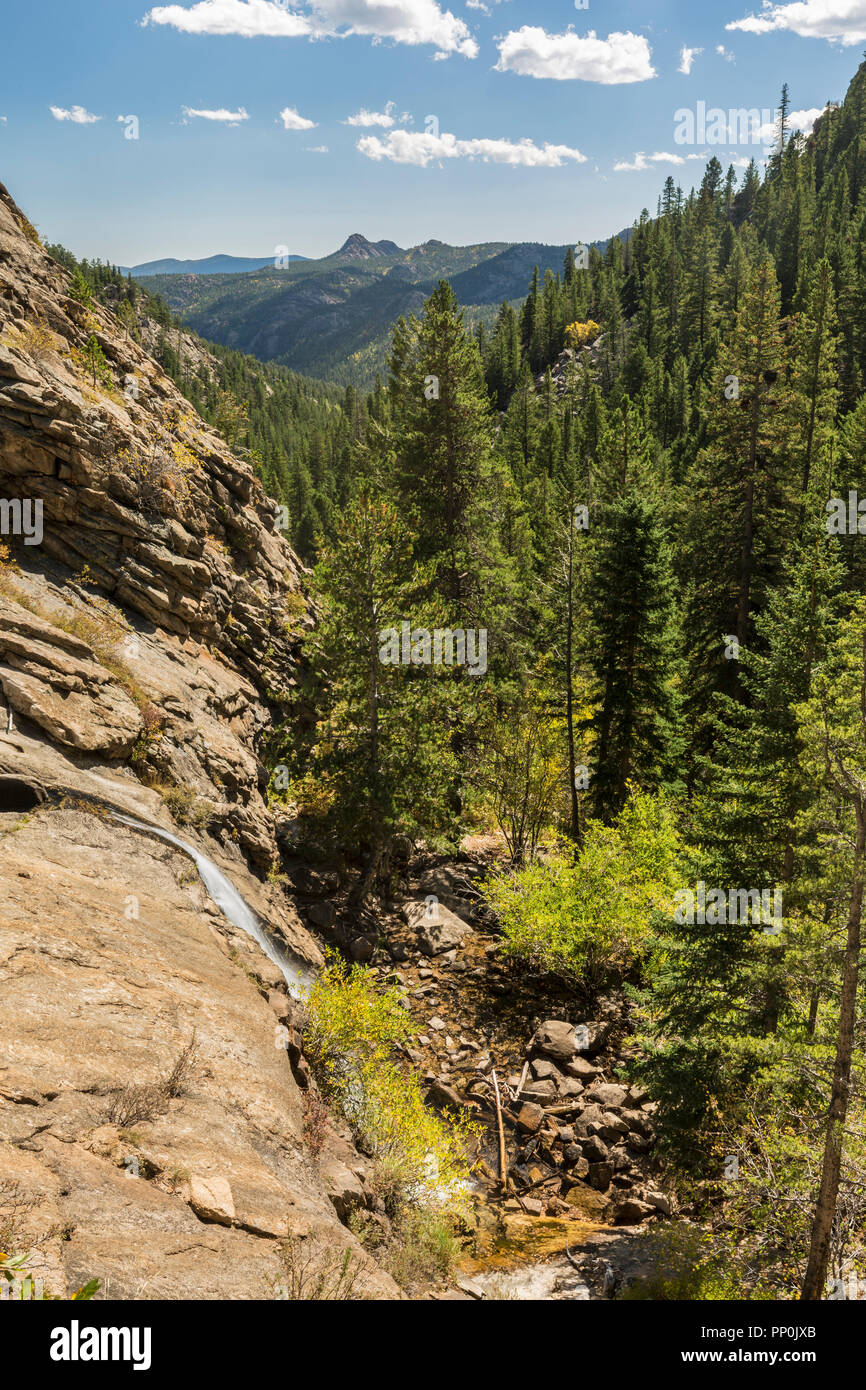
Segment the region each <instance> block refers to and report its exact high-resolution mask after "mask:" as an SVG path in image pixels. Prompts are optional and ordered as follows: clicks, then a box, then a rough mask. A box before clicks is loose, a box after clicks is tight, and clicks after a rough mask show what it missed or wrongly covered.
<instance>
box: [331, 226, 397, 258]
mask: <svg viewBox="0 0 866 1390" xmlns="http://www.w3.org/2000/svg"><path fill="white" fill-rule="evenodd" d="M399 254H400V247H399V246H398V245H397V244H396V242H393V241H368V239H367V237H365V236H363V235H362V233H361V232H353V233H352V235H351V236H350V237H347V238H346V240H345V241H344V242H343V245H342V246H341V247H340V249H339V251H338V252H337V255H338V256H353V257H355V259H356V260H365V261H368V260H372V259H373V258H374V257H377V256H398V255H399Z"/></svg>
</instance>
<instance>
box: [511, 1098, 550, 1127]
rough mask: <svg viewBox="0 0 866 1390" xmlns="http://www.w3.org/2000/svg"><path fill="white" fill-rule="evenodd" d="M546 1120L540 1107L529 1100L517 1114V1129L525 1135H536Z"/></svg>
mask: <svg viewBox="0 0 866 1390" xmlns="http://www.w3.org/2000/svg"><path fill="white" fill-rule="evenodd" d="M543 1119H544V1111H543V1110H542V1108H541V1106H540V1105H536V1104H535V1102H534V1101H531V1100H528V1101H526V1102H525V1103H524V1104H523V1105H521V1107H520V1109H519V1110H518V1112H517V1128H518V1129H519V1130H521V1131H522V1132H523V1133H524V1134H535V1132H536V1131H537V1130H538V1129H540V1128H541V1124H542V1121H543Z"/></svg>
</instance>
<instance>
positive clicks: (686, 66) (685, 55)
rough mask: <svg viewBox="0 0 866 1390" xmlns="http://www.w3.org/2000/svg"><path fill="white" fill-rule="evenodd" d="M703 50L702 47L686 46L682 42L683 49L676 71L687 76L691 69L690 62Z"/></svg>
mask: <svg viewBox="0 0 866 1390" xmlns="http://www.w3.org/2000/svg"><path fill="white" fill-rule="evenodd" d="M703 51H704V50H703V49H702V48H688V47H687V46H686V45H685V44H683V51H682V53H681V54H680V65H679V68H678V72H684V73H685V74H686V77H688V75H689V73H690V72H691V70H692V64H693V63H694V61H695V59H696V58H698V57H700V55H701V54H702V53H703Z"/></svg>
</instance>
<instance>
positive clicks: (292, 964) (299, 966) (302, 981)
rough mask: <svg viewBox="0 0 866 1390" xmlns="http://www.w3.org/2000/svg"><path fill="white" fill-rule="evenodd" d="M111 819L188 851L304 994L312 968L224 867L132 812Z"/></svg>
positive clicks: (225, 909)
mask: <svg viewBox="0 0 866 1390" xmlns="http://www.w3.org/2000/svg"><path fill="white" fill-rule="evenodd" d="M111 819H112V820H116V821H118V822H119V823H120V824H121V825H127V826H129V827H130V829H132V830H143V831H145V833H146V834H148V835H156V836H157V838H158V839H160V840H165V842H166V844H169V845H174V846H175V848H176V849H179V850H182V851H183V853H184V854H187V855H189V857H190V859H192V860H193V862H194V863H195V866H196V868H197V869H198V871H199V874H200V876H201V881H202V883H203V884H204V886H205V888H206V889H207V891H208V893H209V894H210V896H211V898H212V899H213V901H214V902H215V903H216V905H217V907H218V908H219V909H220V911H221V912H222V913H223V914H224V916H226V917H227V918H228V919H229V921H230V922H233V923H234V925H235V926H236V927H239V928H240V930H241V931H244V932H246V933H247V935H248V936H251V937H252V938H253V940H254V941H257V942H258V944H259V945H260V946H261V948H262V950H263V951H264V952H265V955H266V956H268V958H269V959H270V960H272V961H273V963H274V965H276V966H277V968H278V969H279V970H280V971H282V974H283V978H284V979H285V981H286V984H287V985H288V987H289V994H291V995H292V996H293V998H295V999H299V998H301V997H302V996H303V990H304V988H305V986H307V985H309V984H311V983H312V980H313V972H312V970H311V969H310V967H309V966H307V965H306V964H305V963H304V962H303V961H302V960H300V959H299V958H298V957H297V956H292V955H290V954H289V952H288V951H286V950H285V949H284V948H283V947H282V946H280V945H279V944H278V943H277V942H276V941H275V940H274V939H273V937H272V936H271V935H270V933H269V932H267V931H266V930H265V928H264V927H263V926H262V923H261V922H260V921H259V919H258V917H257V916H256V914H255V913H254V912H253V910H252V908H251V907H250V906H249V904H248V903H246V902H244V899H243V898H242V897H241V895H240V893H239V892H238V890H237V889H236V888H235V886H234V884H233V883H232V882H230V880H229V879H227V878H226V876H225V874H224V873H223V872H222V870H221V869H218V868H217V866H216V864H215V863H214V862H213V860H212V859H208V857H207V855H206V854H202V853H201V851H200V850H197V849H194V848H193V846H192V845H188V844H187V843H186V841H185V840H181V839H179V838H178V837H177V835H172V833H171V831H169V830H161V829H160V828H159V826H156V825H148V824H147V823H146V822H145V821H140V820H135V819H134V818H133V817H132V816H123V815H121V814H120V813H119V812H117V811H112V812H111Z"/></svg>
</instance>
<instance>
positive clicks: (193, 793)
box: [0, 186, 400, 1299]
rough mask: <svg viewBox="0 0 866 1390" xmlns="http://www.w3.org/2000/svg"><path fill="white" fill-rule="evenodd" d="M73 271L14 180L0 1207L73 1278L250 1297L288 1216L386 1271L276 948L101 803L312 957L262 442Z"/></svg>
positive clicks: (3, 675) (290, 629) (273, 1256)
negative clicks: (255, 445) (181, 379)
mask: <svg viewBox="0 0 866 1390" xmlns="http://www.w3.org/2000/svg"><path fill="white" fill-rule="evenodd" d="M69 291H70V281H69V277H68V275H67V274H66V272H65V271H64V270H62V269H61V268H60V267H59V266H58V265H57V264H56V263H55V262H54V261H52V260H51V258H50V257H48V256H47V255H46V253H45V252H44V251H43V249H42V248H41V247H40V245H39V243H38V240H37V239H36V237H35V234H34V233H33V232H32V228H30V227H29V224H28V223H27V220H26V218H25V217H24V216H23V214H22V213H21V212H20V210H19V209H18V208H17V207H16V206H15V204H14V203H13V202H12V200H11V198H10V197H9V195H8V194H7V193H6V190H5V189H3V188H2V186H0V504H4V505H2V506H0V518H2V522H3V528H2V529H3V532H4V534H2V535H0V545H2V546H8V547H11V550H12V558H11V560H9V561H7V560H4V558H3V551H2V550H0V879H2V885H3V891H2V894H0V995H2V1007H0V1149H2V1153H0V1220H2V1219H7V1220H11V1219H14V1222H15V1225H16V1239H17V1241H18V1243H19V1245H20V1246H23V1247H29V1248H31V1249H32V1250H33V1256H32V1261H31V1269H32V1272H33V1273H35V1274H38V1275H41V1276H43V1277H44V1279H45V1281H46V1284H47V1285H48V1286H49V1288H50V1289H51V1291H52V1292H53V1293H55V1294H58V1295H61V1296H63V1295H68V1294H69V1293H70V1292H71V1291H72V1290H74V1289H75V1288H76V1287H78V1286H79V1285H80V1284H82V1283H84V1282H86V1281H87V1280H90V1279H93V1278H98V1279H99V1280H100V1281H101V1291H102V1296H108V1297H112V1298H171V1299H184V1298H261V1297H267V1296H268V1295H269V1291H271V1290H272V1289H273V1287H274V1286H275V1285H278V1284H279V1281H280V1278H281V1271H282V1268H283V1267H282V1265H281V1257H280V1249H281V1241H282V1240H283V1239H284V1238H285V1237H287V1236H292V1237H296V1238H300V1239H301V1240H305V1241H309V1242H311V1243H313V1244H316V1243H318V1244H320V1245H321V1247H322V1248H323V1249H326V1250H336V1251H340V1250H342V1249H345V1248H349V1249H351V1250H352V1251H353V1252H354V1257H355V1259H357V1261H358V1262H359V1265H360V1266H361V1267H362V1275H361V1278H360V1280H359V1283H358V1285H357V1288H358V1291H359V1295H358V1296H369V1297H378V1298H383V1297H384V1298H389V1297H399V1296H400V1295H399V1290H398V1289H397V1287H396V1285H395V1284H394V1283H393V1282H392V1281H391V1279H390V1278H389V1277H388V1276H387V1275H386V1274H384V1273H383V1272H382V1271H381V1270H379V1269H378V1268H377V1267H376V1266H375V1264H374V1263H373V1262H372V1261H371V1259H370V1258H369V1256H368V1255H366V1254H365V1253H364V1252H363V1251H362V1250H361V1247H360V1246H359V1245H358V1243H357V1242H356V1241H355V1239H354V1237H353V1236H352V1235H351V1233H350V1232H349V1231H348V1229H347V1228H346V1226H345V1225H344V1224H342V1221H341V1218H342V1219H343V1220H345V1219H346V1218H347V1214H348V1211H349V1210H350V1209H351V1207H352V1205H353V1203H354V1202H356V1201H365V1200H366V1194H365V1190H364V1188H363V1182H362V1179H361V1178H359V1177H358V1174H357V1172H356V1171H355V1170H354V1169H353V1167H352V1162H353V1160H352V1152H353V1151H352V1150H351V1148H350V1146H349V1145H348V1143H347V1141H346V1139H345V1137H344V1136H342V1135H338V1134H336V1132H335V1133H334V1134H331V1135H329V1136H326V1139H325V1144H324V1148H323V1149H322V1152H321V1153H319V1154H317V1155H313V1153H311V1151H310V1148H309V1145H308V1144H306V1143H305V1139H304V1116H305V1105H306V1101H305V1098H304V1094H303V1083H304V1081H305V1080H306V1077H305V1075H304V1067H305V1063H304V1061H303V1058H302V1057H301V1056H300V1053H299V1052H298V1050H297V1045H296V1040H297V1032H296V1031H295V1029H294V1027H293V1026H291V1025H292V1022H293V1009H294V1006H293V1004H292V1002H291V1000H289V998H288V996H287V994H286V992H285V984H284V981H283V977H282V975H281V973H280V971H279V969H277V967H276V966H274V965H273V964H272V963H271V961H270V960H269V959H268V957H267V956H266V955H265V954H264V953H263V952H262V950H261V949H260V948H259V946H258V945H257V944H256V942H255V941H254V940H253V939H252V938H251V937H249V936H247V935H246V934H245V933H244V932H243V931H241V930H239V929H238V928H236V927H234V926H232V924H231V923H230V922H229V921H228V920H227V918H226V917H224V916H223V914H222V913H221V912H220V910H219V909H218V908H217V907H216V906H215V905H214V903H213V902H212V901H211V900H210V898H209V897H208V895H207V893H206V891H205V889H204V887H203V885H202V884H201V882H200V881H199V878H198V875H197V873H196V871H195V869H194V867H193V865H192V864H191V863H190V860H189V859H188V858H186V857H185V856H184V855H183V854H182V853H180V852H179V851H177V850H175V849H174V848H173V847H171V846H170V845H167V844H164V843H162V842H161V841H159V840H157V839H155V838H152V837H150V836H148V835H146V834H140V833H138V832H137V831H135V830H133V829H130V828H127V827H124V826H122V825H120V824H118V823H116V822H115V821H113V820H112V819H111V813H112V812H119V813H121V814H126V815H130V816H132V817H134V818H136V819H138V820H141V821H145V822H148V823H150V824H153V825H157V826H161V827H163V828H165V829H167V830H173V831H174V832H175V833H179V834H180V835H181V836H182V837H183V838H184V839H185V840H186V841H188V842H190V843H191V844H192V845H193V846H194V847H197V848H199V849H200V850H202V851H203V852H204V853H206V854H207V855H208V856H209V857H210V858H212V859H213V860H214V861H215V862H216V863H217V864H218V865H219V867H220V868H221V870H222V871H223V872H224V873H225V874H226V875H227V877H229V878H230V880H231V881H232V883H233V885H234V886H235V888H236V889H237V890H238V891H239V892H240V893H241V894H242V895H243V897H244V898H245V899H246V901H247V903H248V904H249V906H250V907H251V908H252V909H253V911H254V912H255V913H257V914H258V916H259V918H260V919H261V920H262V921H263V922H265V923H266V924H267V927H268V929H269V931H270V933H271V934H272V935H273V936H275V937H277V938H279V939H281V940H282V942H283V943H284V944H285V946H286V947H287V948H288V950H290V951H291V953H292V954H293V955H295V956H297V957H300V958H301V959H302V960H304V961H306V962H308V963H309V964H310V965H316V964H317V963H319V962H320V961H321V955H320V952H319V948H318V946H317V944H316V942H315V940H314V939H313V937H312V936H311V935H310V933H309V932H308V930H307V929H306V927H305V926H304V925H303V923H302V921H301V919H300V917H299V916H298V913H297V911H296V910H295V907H294V904H293V901H292V899H291V897H289V896H287V895H286V893H285V891H284V889H283V888H281V887H278V886H277V885H276V884H275V883H272V882H269V881H267V879H266V877H265V875H266V871H267V870H268V869H269V868H270V867H271V866H272V864H273V863H274V861H275V856H276V853H277V846H276V839H275V835H274V824H273V819H272V817H271V815H270V813H269V811H268V808H267V804H266V800H265V797H264V793H265V790H266V772H265V769H264V766H263V763H262V761H261V756H260V755H261V740H262V738H263V736H264V735H265V733H266V732H267V730H268V728H269V726H270V723H271V720H272V717H273V714H274V711H275V710H279V709H280V706H281V697H282V696H285V695H286V693H287V692H289V691H290V690H291V689H292V686H293V684H294V682H295V679H296V660H297V656H296V649H295V638H294V637H293V633H294V632H295V631H296V630H297V627H298V626H299V625H302V624H304V623H305V622H308V621H309V617H308V614H307V610H306V603H305V599H304V596H303V592H302V569H301V566H300V565H299V563H298V561H297V559H296V557H295V556H294V554H293V553H292V551H291V549H290V547H289V546H288V545H287V543H286V542H285V540H284V539H283V538H282V536H281V535H280V534H279V533H278V531H277V530H276V529H275V507H274V505H273V504H272V503H271V502H270V501H269V500H268V498H267V497H266V496H265V494H264V492H263V491H262V489H261V487H260V485H259V483H258V482H257V480H256V479H255V477H254V476H253V473H252V471H251V469H250V467H249V466H248V465H247V464H245V463H244V462H242V461H240V460H238V459H237V458H235V457H233V455H232V454H231V453H230V451H229V450H228V449H227V448H226V446H225V444H224V443H223V442H222V441H221V440H220V439H219V438H218V437H217V435H215V434H214V432H213V431H212V430H210V429H209V428H208V427H207V426H206V425H205V424H204V423H203V422H202V421H201V420H200V419H199V418H198V417H197V416H196V414H195V412H194V411H193V410H192V409H191V407H190V406H189V405H188V403H187V402H186V400H185V399H184V398H183V397H182V396H181V395H180V393H179V392H178V391H177V389H176V388H175V386H174V385H173V383H172V382H171V381H170V380H169V379H168V378H167V377H166V376H165V374H164V373H163V372H162V371H161V369H160V368H159V367H158V366H157V365H156V363H155V362H153V361H152V360H151V359H150V358H149V357H148V356H147V354H146V353H145V351H144V350H143V348H142V347H140V346H139V345H138V344H137V343H136V342H134V341H133V340H132V338H130V336H129V335H128V334H127V333H126V331H125V329H124V328H123V326H122V324H121V323H120V322H119V321H118V320H117V319H115V318H114V317H113V316H112V315H111V314H109V313H108V312H107V311H106V310H104V309H103V308H100V307H98V306H96V305H85V304H82V303H80V302H78V300H76V299H75V298H73V297H71V296H70V293H69ZM24 500H27V501H29V502H30V503H31V504H35V503H39V504H40V506H41V518H40V526H39V535H38V537H37V534H36V528H35V527H33V528H31V531H30V533H29V535H28V534H21V533H20V532H21V529H22V528H21V526H20V525H17V526H16V518H17V516H18V515H19V514H18V513H17V512H16V505H15V504H16V503H21V502H23V501H24ZM35 515H36V513H34V512H33V511H32V510H31V512H30V516H31V519H32V518H34V517H35ZM16 532H17V534H16ZM28 540H32V541H34V542H36V543H34V544H28V543H27V541H28ZM178 827H180V829H178ZM193 1036H194V1038H195V1060H194V1062H192V1063H191V1064H190V1066H189V1067H188V1068H187V1069H186V1071H185V1073H184V1075H183V1078H182V1084H181V1082H180V1081H178V1082H177V1084H175V1083H171V1084H169V1082H168V1081H167V1078H169V1077H170V1075H171V1072H172V1068H173V1066H174V1065H175V1063H176V1062H177V1061H178V1058H179V1057H181V1055H182V1054H183V1050H184V1048H185V1047H186V1046H187V1044H189V1042H190V1040H191V1039H192V1038H193ZM287 1038H288V1039H289V1040H290V1042H291V1040H293V1039H294V1040H295V1051H294V1053H293V1051H292V1048H291V1046H287V1043H286V1039H287ZM299 1081H300V1083H301V1084H299ZM356 1157H357V1156H356ZM356 1167H357V1165H356ZM10 1212H11V1213H12V1215H11V1216H10Z"/></svg>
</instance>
